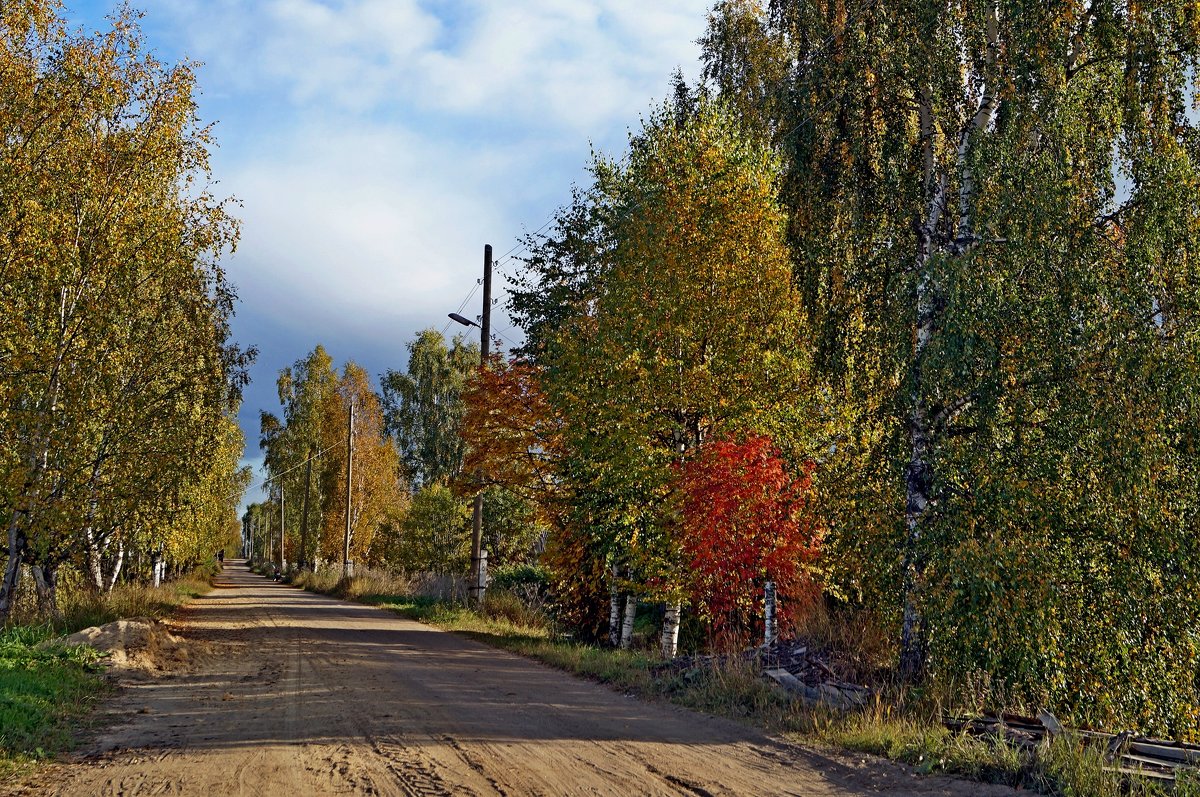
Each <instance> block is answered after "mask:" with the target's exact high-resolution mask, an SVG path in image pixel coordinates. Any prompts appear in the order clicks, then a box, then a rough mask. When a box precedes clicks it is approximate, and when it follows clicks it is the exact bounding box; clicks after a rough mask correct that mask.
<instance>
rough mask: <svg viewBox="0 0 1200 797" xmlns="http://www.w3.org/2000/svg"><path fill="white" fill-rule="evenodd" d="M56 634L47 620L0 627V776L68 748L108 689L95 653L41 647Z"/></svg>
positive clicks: (78, 649) (76, 648)
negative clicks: (5, 628) (4, 628)
mask: <svg viewBox="0 0 1200 797" xmlns="http://www.w3.org/2000/svg"><path fill="white" fill-rule="evenodd" d="M54 636H56V632H55V630H54V629H53V628H52V627H50V626H48V625H47V626H37V627H28V626H25V627H15V628H11V629H8V630H6V631H3V632H0V778H7V777H10V776H12V775H15V774H20V773H21V772H23V771H26V770H27V769H29V768H30V767H32V766H33V765H34V764H36V762H38V761H40V760H43V759H46V758H50V757H53V756H54V755H55V754H57V753H59V752H61V751H63V750H67V749H70V748H71V746H72V745H73V744H74V742H75V740H76V737H75V733H76V731H77V730H78V729H79V728H80V727H81V725H82V723H83V720H84V718H85V717H86V716H87V714H88V713H89V712H90V711H91V710H92V708H93V707H94V706H95V705H96V703H97V702H98V701H99V700H100V699H101V698H102V697H103V696H104V695H105V694H106V693H107V687H106V686H105V683H104V681H103V679H102V678H101V676H100V668H99V666H98V664H97V659H98V656H97V654H96V652H95V651H93V650H92V649H90V648H87V647H84V646H77V647H63V646H61V645H56V646H49V647H39V643H41V642H43V641H44V640H47V639H51V638H53V637H54Z"/></svg>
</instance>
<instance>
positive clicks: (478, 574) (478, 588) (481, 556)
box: [449, 244, 492, 603]
mask: <svg viewBox="0 0 1200 797" xmlns="http://www.w3.org/2000/svg"><path fill="white" fill-rule="evenodd" d="M449 315H450V319H451V320H453V321H457V322H458V323H460V324H462V325H463V326H467V327H479V365H480V367H486V366H487V360H488V354H489V349H490V348H491V332H492V245H491V244H485V245H484V247H483V316H482V317H481V321H482V322H483V323H480V324H477V323H475V322H474V321H472V320H470V319H469V318H465V317H464V316H461V315H459V314H458V313H450V314H449ZM476 477H477V478H478V480H479V491H478V492H477V493H475V509H474V512H473V514H472V516H471V586H470V594H471V599H472V600H474V601H475V602H476V603H478V602H480V601H482V600H483V592H484V590H485V589H487V584H486V581H487V558H486V557H487V554H486V553H485V552H484V551H483V470H482V469H480V470H479V471H478V472H477V473H476Z"/></svg>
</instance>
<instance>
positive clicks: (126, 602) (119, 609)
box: [0, 569, 215, 780]
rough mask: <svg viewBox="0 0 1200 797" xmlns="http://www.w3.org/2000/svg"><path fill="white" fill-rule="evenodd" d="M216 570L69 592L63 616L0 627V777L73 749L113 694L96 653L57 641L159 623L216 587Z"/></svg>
mask: <svg viewBox="0 0 1200 797" xmlns="http://www.w3.org/2000/svg"><path fill="white" fill-rule="evenodd" d="M214 574H215V569H214V570H208V569H203V570H198V571H196V572H194V573H192V574H190V575H188V576H186V577H184V578H181V579H178V580H175V581H172V582H168V583H166V584H164V585H163V586H161V587H158V588H157V589H155V588H152V587H142V586H135V585H124V584H123V585H118V586H117V587H116V588H114V589H113V591H112V593H111V594H110V595H108V596H101V595H95V594H92V593H90V592H88V591H86V590H81V589H77V588H68V589H67V590H66V591H64V592H63V594H62V595H61V606H60V608H61V616H60V617H59V618H57V619H56V620H53V621H49V622H38V621H37V618H36V617H35V616H34V615H33V614H32V612H30V611H28V610H27V611H25V612H24V614H23V616H22V617H20V618H18V619H19V620H21V621H22V622H20V623H14V624H12V625H10V626H8V627H7V628H3V629H0V780H3V779H8V778H12V777H16V776H19V775H22V774H26V773H28V772H29V771H30V770H32V769H34V768H35V767H36V766H37V765H38V764H39V763H40V762H43V761H46V760H49V759H52V758H54V757H55V756H56V755H57V754H59V753H62V752H66V751H68V750H71V749H72V748H73V747H74V746H75V745H76V743H77V742H78V738H79V734H80V732H81V731H85V730H87V728H88V727H89V720H88V717H89V715H90V714H91V712H92V710H93V709H94V708H95V707H96V706H97V705H98V704H99V703H100V702H101V701H102V700H103V699H104V698H105V697H107V696H108V694H109V693H110V692H111V689H112V687H111V685H110V684H109V682H108V681H106V680H105V679H104V677H103V665H102V663H101V660H100V656H99V654H97V653H96V651H95V650H93V649H91V648H89V647H87V646H84V645H77V646H71V647H67V646H63V645H56V644H54V643H53V641H52V640H54V639H56V638H58V637H61V636H63V635H65V634H70V633H73V632H75V631H79V630H81V629H83V628H88V627H90V626H94V625H103V624H105V623H110V622H113V621H114V620H119V619H123V618H129V617H149V618H153V619H160V618H162V617H165V616H167V615H169V614H170V613H171V612H173V611H174V610H175V609H177V608H178V607H179V606H181V605H182V604H184V603H187V602H188V601H189V600H191V599H192V598H195V597H197V596H199V595H202V594H204V593H205V592H207V591H209V590H210V589H211V588H212V585H211V583H210V579H211V578H212V576H213V575H214Z"/></svg>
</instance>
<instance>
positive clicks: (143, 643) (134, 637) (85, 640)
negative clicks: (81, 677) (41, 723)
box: [58, 617, 195, 673]
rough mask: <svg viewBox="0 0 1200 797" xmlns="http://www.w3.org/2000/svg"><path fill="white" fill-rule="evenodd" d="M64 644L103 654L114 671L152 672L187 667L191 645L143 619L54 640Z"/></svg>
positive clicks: (138, 618) (110, 624)
mask: <svg viewBox="0 0 1200 797" xmlns="http://www.w3.org/2000/svg"><path fill="white" fill-rule="evenodd" d="M58 642H59V643H61V644H64V645H90V646H91V647H93V648H95V649H96V650H98V651H100V652H101V653H104V654H106V659H107V661H108V664H109V665H110V666H111V667H113V668H114V669H118V670H126V671H134V672H142V673H156V672H164V671H167V670H173V669H177V668H178V667H179V666H181V665H184V664H187V663H188V662H189V661H190V660H191V658H192V655H193V654H194V652H195V651H194V650H193V649H192V646H191V645H189V644H188V643H187V642H186V641H185V640H183V639H181V638H179V637H177V636H175V635H174V634H172V633H171V632H170V631H168V630H167V628H166V626H164V625H163V624H162V623H158V622H155V621H154V620H151V619H149V618H147V617H133V618H129V619H127V620H117V621H116V622H112V623H106V624H104V625H100V626H93V627H91V628H85V629H83V630H82V631H78V632H76V633H74V634H71V635H70V636H67V637H64V638H63V639H61V640H58Z"/></svg>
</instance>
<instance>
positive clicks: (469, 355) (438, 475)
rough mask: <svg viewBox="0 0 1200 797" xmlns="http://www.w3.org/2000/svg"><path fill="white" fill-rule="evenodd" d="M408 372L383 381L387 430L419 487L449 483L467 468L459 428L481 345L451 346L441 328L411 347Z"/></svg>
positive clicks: (391, 374) (426, 333)
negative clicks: (467, 386) (466, 394)
mask: <svg viewBox="0 0 1200 797" xmlns="http://www.w3.org/2000/svg"><path fill="white" fill-rule="evenodd" d="M408 353H409V357H408V369H407V371H406V372H404V373H401V372H400V371H392V370H389V371H387V372H386V373H385V374H384V375H383V378H382V383H383V406H384V413H385V418H386V420H387V429H388V431H389V433H391V434H392V436H393V437H394V438H395V439H396V443H397V445H398V447H399V449H400V456H401V459H402V461H403V463H404V466H405V468H406V470H407V475H408V477H409V479H410V480H411V482H412V483H413V485H414V486H423V485H426V484H432V483H434V482H446V481H448V480H449V479H451V478H453V477H454V476H456V475H457V474H458V473H459V471H460V470H461V469H462V461H463V456H464V455H465V453H466V450H465V445H464V443H463V441H462V438H461V437H460V436H459V433H458V428H459V424H460V423H461V422H462V417H463V414H464V413H465V411H466V408H465V405H464V404H463V401H462V391H463V388H464V386H465V385H466V382H467V379H468V378H469V377H470V375H471V374H472V373H474V371H475V369H476V368H477V367H478V366H479V346H478V345H477V344H474V343H466V342H465V341H464V340H463V339H462V337H461V336H456V337H455V338H454V340H453V341H451V343H450V345H449V346H447V345H446V341H445V339H444V338H443V337H442V335H441V333H439V332H438V331H437V330H435V329H426V330H424V331H423V332H421V333H420V334H419V335H418V336H417V338H416V340H414V341H411V342H410V343H409V344H408Z"/></svg>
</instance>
